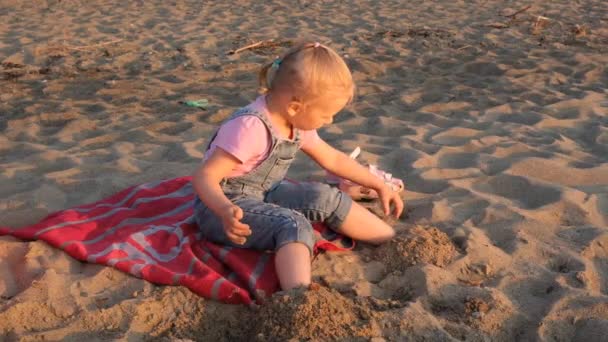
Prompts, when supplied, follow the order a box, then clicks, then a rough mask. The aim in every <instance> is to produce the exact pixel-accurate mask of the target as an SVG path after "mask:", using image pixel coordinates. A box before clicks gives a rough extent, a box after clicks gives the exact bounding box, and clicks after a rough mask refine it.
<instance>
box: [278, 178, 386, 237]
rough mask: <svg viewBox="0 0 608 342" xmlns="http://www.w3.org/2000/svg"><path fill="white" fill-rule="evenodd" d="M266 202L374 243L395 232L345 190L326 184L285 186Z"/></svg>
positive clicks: (288, 184) (280, 187)
mask: <svg viewBox="0 0 608 342" xmlns="http://www.w3.org/2000/svg"><path fill="white" fill-rule="evenodd" d="M266 201H267V202H271V203H275V204H278V205H280V206H282V207H286V208H291V209H294V210H297V211H299V212H301V213H302V214H304V216H306V218H308V219H309V220H310V221H312V222H325V224H327V225H328V226H329V227H330V228H332V229H334V230H336V231H338V232H340V233H342V234H344V235H346V236H349V237H351V238H353V239H355V240H360V241H364V242H368V243H373V244H380V243H382V242H385V241H388V240H390V239H391V238H392V237H393V236H394V235H395V231H394V230H393V228H391V226H389V225H388V224H386V223H385V222H384V221H382V220H381V219H380V218H378V217H377V216H376V215H374V214H372V213H371V212H370V211H369V210H367V209H365V208H364V207H362V206H361V205H359V204H358V203H356V202H353V200H352V199H351V198H350V197H349V196H348V195H347V194H345V193H343V192H342V191H340V190H338V189H336V188H333V187H330V186H329V185H327V184H322V183H284V184H281V185H280V186H278V187H277V188H276V189H274V190H273V191H271V192H270V193H268V195H267V196H266Z"/></svg>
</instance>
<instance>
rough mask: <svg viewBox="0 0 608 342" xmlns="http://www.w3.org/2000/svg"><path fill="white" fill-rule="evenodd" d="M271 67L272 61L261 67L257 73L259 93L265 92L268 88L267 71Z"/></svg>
mask: <svg viewBox="0 0 608 342" xmlns="http://www.w3.org/2000/svg"><path fill="white" fill-rule="evenodd" d="M271 68H272V63H268V64H266V65H264V66H263V67H262V69H261V70H260V73H259V74H258V83H259V85H260V90H259V91H260V93H261V94H266V93H268V91H269V90H270V83H271V82H270V81H269V80H268V72H269V71H270V69H271Z"/></svg>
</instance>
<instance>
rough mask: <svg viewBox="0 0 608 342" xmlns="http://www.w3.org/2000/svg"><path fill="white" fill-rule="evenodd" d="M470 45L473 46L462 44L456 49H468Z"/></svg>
mask: <svg viewBox="0 0 608 342" xmlns="http://www.w3.org/2000/svg"><path fill="white" fill-rule="evenodd" d="M470 47H473V46H472V45H465V46H461V47H459V48H458V49H456V51H460V50H464V49H468V48H470Z"/></svg>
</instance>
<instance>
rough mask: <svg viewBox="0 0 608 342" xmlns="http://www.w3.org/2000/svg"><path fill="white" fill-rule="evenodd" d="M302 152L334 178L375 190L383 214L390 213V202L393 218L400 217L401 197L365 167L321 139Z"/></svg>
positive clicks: (401, 209) (304, 148) (305, 147)
mask: <svg viewBox="0 0 608 342" xmlns="http://www.w3.org/2000/svg"><path fill="white" fill-rule="evenodd" d="M302 151H304V153H306V154H307V155H308V156H310V157H311V158H312V159H313V160H314V161H315V162H317V163H318V164H319V165H320V166H321V167H322V168H324V169H325V170H327V171H329V172H331V173H333V174H335V175H336V176H338V177H341V178H346V179H348V180H350V181H352V182H354V183H357V184H360V185H363V186H364V187H367V188H371V189H374V190H376V192H378V195H379V196H380V199H381V200H382V204H383V206H384V212H385V214H387V215H388V214H389V213H390V203H391V202H392V203H394V204H395V216H397V217H399V216H401V212H402V211H403V200H402V199H401V197H400V196H399V195H398V194H397V193H396V192H394V191H393V190H392V189H390V187H389V186H387V185H386V184H385V183H384V181H383V180H382V179H380V178H379V177H377V176H375V175H374V174H372V173H371V172H369V170H368V169H367V168H366V167H363V166H362V165H361V164H359V163H358V162H357V161H356V160H354V159H352V158H350V157H349V156H347V155H346V154H344V153H342V152H340V151H338V150H336V149H335V148H333V147H331V146H330V145H329V144H327V143H326V142H325V141H323V140H322V139H320V140H319V142H317V143H316V144H314V145H312V146H304V147H303V148H302Z"/></svg>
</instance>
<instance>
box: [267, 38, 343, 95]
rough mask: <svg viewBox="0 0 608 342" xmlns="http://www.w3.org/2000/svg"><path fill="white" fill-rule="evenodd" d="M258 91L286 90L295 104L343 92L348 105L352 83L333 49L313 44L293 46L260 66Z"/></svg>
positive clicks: (340, 58) (340, 59)
mask: <svg viewBox="0 0 608 342" xmlns="http://www.w3.org/2000/svg"><path fill="white" fill-rule="evenodd" d="M259 83H260V92H261V93H262V94H266V93H272V92H273V91H275V90H276V89H282V90H285V89H287V90H289V91H291V93H292V94H293V96H294V99H296V100H298V101H303V102H304V101H308V100H311V99H314V98H317V97H318V96H320V95H322V94H325V93H331V92H334V91H335V92H343V93H347V94H348V95H349V96H350V98H349V102H351V100H352V98H353V96H354V92H355V84H354V82H353V77H352V75H351V73H350V70H349V69H348V66H347V65H346V63H345V62H344V60H343V59H342V57H340V55H338V54H337V53H336V52H335V51H334V50H332V49H331V48H329V47H327V46H325V45H322V44H319V43H315V42H302V43H299V44H296V45H295V46H294V47H292V48H291V49H290V50H289V51H287V52H286V53H285V54H283V56H281V57H280V58H279V59H276V60H275V61H273V62H271V63H268V64H266V65H264V66H263V67H262V69H261V70H260V74H259Z"/></svg>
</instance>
